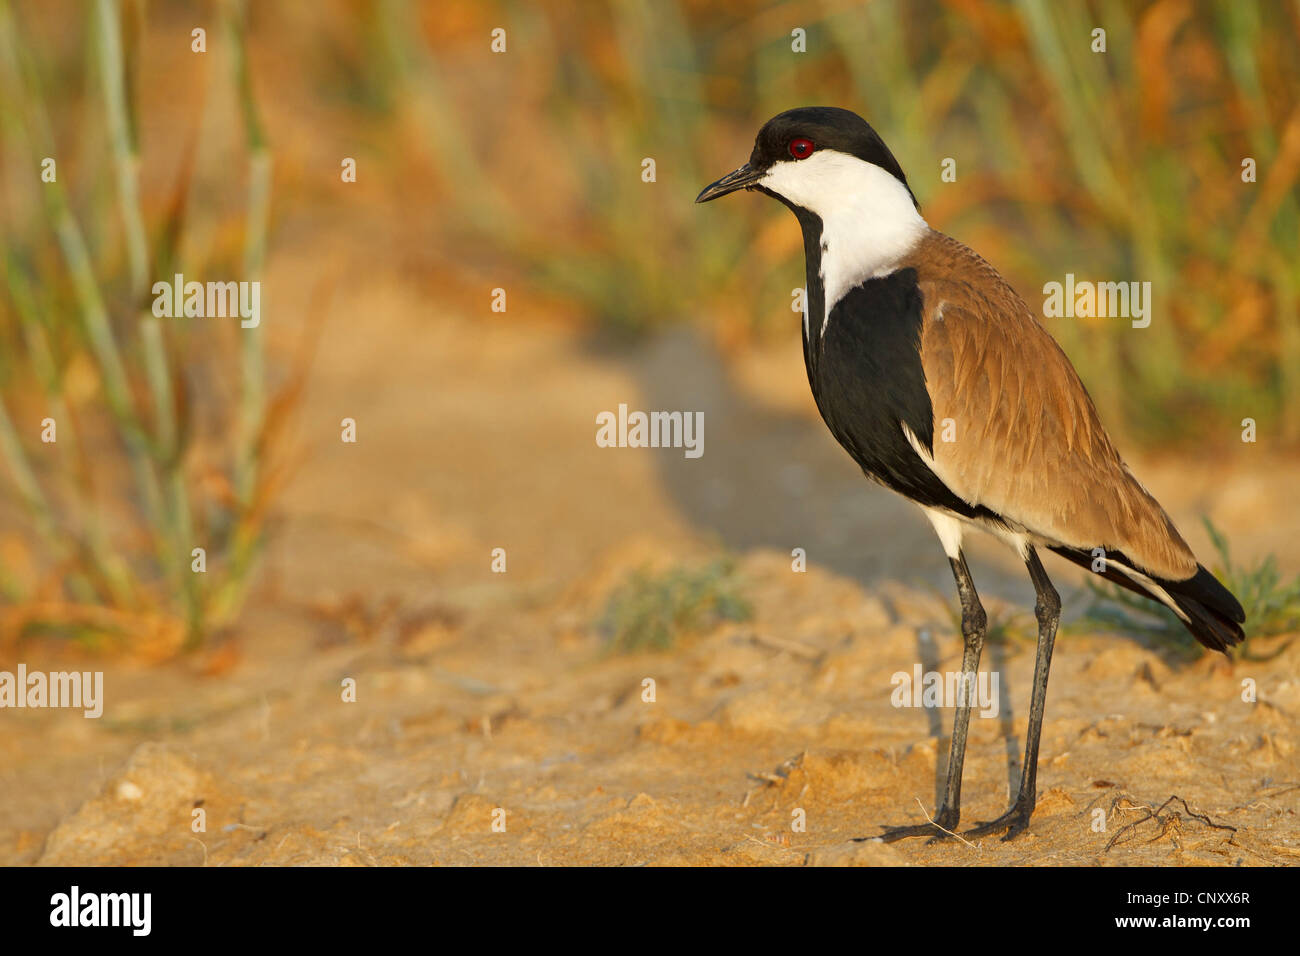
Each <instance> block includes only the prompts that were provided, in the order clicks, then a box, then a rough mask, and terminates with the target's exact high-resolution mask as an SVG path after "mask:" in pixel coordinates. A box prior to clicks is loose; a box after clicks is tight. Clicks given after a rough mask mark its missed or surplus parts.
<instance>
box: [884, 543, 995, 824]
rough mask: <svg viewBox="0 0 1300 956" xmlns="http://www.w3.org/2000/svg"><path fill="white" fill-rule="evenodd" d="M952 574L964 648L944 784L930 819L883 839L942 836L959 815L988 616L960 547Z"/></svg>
mask: <svg viewBox="0 0 1300 956" xmlns="http://www.w3.org/2000/svg"><path fill="white" fill-rule="evenodd" d="M948 563H949V564H951V565H952V576H953V577H954V578H955V579H956V580H957V596H958V597H959V598H960V599H961V636H962V642H963V644H964V650H963V651H962V655H961V670H962V683H961V691H960V694H959V697H958V700H957V714H956V716H955V717H953V722H952V741H951V743H950V744H949V748H948V780H947V783H946V784H945V786H944V793H943V802H942V803H941V804H940V806H939V812H938V813H937V814H935V817H934V823H935V824H937V826H935V825H932V824H929V823H921V824H917V825H916V826H906V827H885V832H884V833H883V834H881V835H880V839H881V840H883V841H884V842H886V843H892V842H893V841H895V840H902V839H905V838H906V837H914V836H928V837H931V838H932V839H943V838H945V837H946V836H947V834H946V833H944V830H954V829H956V827H957V821H958V820H959V819H961V772H962V764H964V763H965V762H966V734H967V731H968V730H969V729H970V709H971V704H972V703H974V698H975V684H976V672H977V671H978V670H979V666H980V652H981V651H982V650H983V649H984V630H985V627H986V625H987V623H988V616H987V615H986V614H985V613H984V607H983V605H981V604H980V597H979V595H978V594H977V593H976V592H975V582H974V581H973V580H971V576H970V569H969V568H967V567H966V556H965V555H964V554H962V553H961V552H960V551H958V552H957V557H955V558H949V559H948Z"/></svg>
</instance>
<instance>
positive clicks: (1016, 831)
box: [962, 800, 1034, 843]
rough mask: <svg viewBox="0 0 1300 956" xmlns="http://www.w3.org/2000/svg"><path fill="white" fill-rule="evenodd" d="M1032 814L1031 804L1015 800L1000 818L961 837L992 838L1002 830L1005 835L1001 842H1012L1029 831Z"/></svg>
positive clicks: (978, 825)
mask: <svg viewBox="0 0 1300 956" xmlns="http://www.w3.org/2000/svg"><path fill="white" fill-rule="evenodd" d="M1033 814H1034V805H1033V804H1032V803H1022V802H1021V801H1019V800H1017V801H1016V803H1015V804H1014V805H1013V806H1012V807H1011V809H1010V810H1008V811H1007V812H1006V813H1004V814H1002V816H1000V817H998V818H997V819H996V820H990V821H989V822H988V823H980V824H976V825H975V826H973V827H971V828H970V829H969V830H967V831H966V832H965V833H963V834H962V836H963V837H983V836H993V835H994V834H995V833H1001V832H1002V831H1003V830H1005V831H1006V834H1005V835H1004V836H1003V837H1002V842H1003V843H1005V842H1006V841H1007V840H1014V839H1015V838H1016V837H1018V836H1020V835H1021V834H1023V833H1024V832H1025V831H1027V830H1028V829H1029V818H1030V817H1031V816H1033Z"/></svg>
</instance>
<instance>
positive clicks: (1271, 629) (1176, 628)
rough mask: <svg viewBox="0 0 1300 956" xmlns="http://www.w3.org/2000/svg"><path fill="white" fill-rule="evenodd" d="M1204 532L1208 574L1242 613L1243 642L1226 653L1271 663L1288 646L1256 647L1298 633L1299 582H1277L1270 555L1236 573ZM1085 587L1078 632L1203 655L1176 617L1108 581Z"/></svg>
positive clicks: (1215, 537)
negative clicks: (1209, 553)
mask: <svg viewBox="0 0 1300 956" xmlns="http://www.w3.org/2000/svg"><path fill="white" fill-rule="evenodd" d="M1205 530H1206V531H1207V532H1208V533H1209V535H1210V540H1211V541H1213V542H1214V550H1215V552H1216V553H1217V554H1218V559H1219V563H1218V565H1217V566H1216V567H1214V568H1213V569H1212V570H1213V571H1214V574H1215V576H1216V577H1218V579H1219V580H1220V581H1222V582H1223V584H1224V585H1225V586H1226V587H1227V588H1228V590H1229V591H1231V592H1232V593H1233V594H1234V595H1236V597H1237V600H1239V601H1240V602H1241V606H1242V609H1243V610H1245V612H1246V624H1245V631H1246V639H1245V640H1244V641H1242V642H1241V643H1240V644H1239V645H1237V646H1236V647H1234V648H1231V649H1230V653H1231V654H1232V655H1233V656H1235V657H1240V658H1244V659H1246V660H1266V659H1268V658H1272V657H1276V656H1277V655H1278V654H1281V653H1282V652H1283V651H1284V650H1286V648H1287V647H1289V646H1290V645H1291V642H1290V641H1287V642H1285V643H1283V644H1282V645H1281V646H1279V647H1277V648H1275V649H1273V650H1271V651H1268V652H1264V651H1262V650H1260V642H1261V641H1263V640H1266V639H1267V638H1271V637H1278V636H1280V635H1285V634H1294V633H1296V632H1297V631H1300V577H1296V578H1293V579H1291V580H1290V581H1283V580H1282V576H1281V575H1280V574H1279V573H1278V570H1277V564H1276V562H1275V561H1274V559H1273V556H1272V555H1269V556H1268V557H1267V558H1265V559H1264V560H1263V561H1261V562H1258V563H1257V564H1254V565H1252V566H1251V567H1242V566H1241V565H1238V564H1236V563H1234V562H1233V560H1232V557H1231V555H1229V553H1228V541H1227V539H1226V538H1225V537H1224V536H1223V533H1222V532H1221V531H1219V529H1218V528H1216V527H1214V525H1213V524H1211V523H1210V520H1209V519H1208V518H1206V519H1205ZM1087 585H1088V589H1089V590H1090V591H1091V592H1092V598H1093V601H1092V604H1091V605H1089V607H1088V609H1087V611H1086V612H1085V613H1084V616H1083V620H1082V621H1081V624H1083V625H1084V626H1087V625H1092V626H1094V627H1102V628H1107V629H1116V630H1119V631H1121V632H1122V633H1125V634H1145V635H1147V636H1148V637H1150V638H1152V639H1153V640H1155V641H1156V642H1157V643H1158V644H1160V645H1162V646H1164V647H1166V648H1170V649H1174V650H1177V651H1179V652H1180V653H1182V654H1184V655H1186V656H1197V655H1199V654H1200V653H1208V651H1207V650H1206V649H1205V648H1204V647H1202V646H1201V645H1200V644H1198V643H1197V642H1196V639H1195V638H1193V637H1192V636H1191V635H1190V634H1189V633H1188V632H1187V628H1186V627H1185V626H1184V625H1183V622H1182V621H1181V620H1180V619H1179V618H1178V615H1176V614H1175V613H1174V612H1173V611H1171V610H1169V608H1167V607H1165V606H1164V605H1163V604H1158V603H1156V602H1155V601H1149V600H1147V599H1146V598H1143V597H1140V596H1138V595H1137V594H1134V593H1133V592H1132V591H1128V590H1125V589H1124V588H1121V587H1120V586H1119V585H1117V584H1111V583H1110V582H1109V581H1105V580H1102V581H1100V582H1099V581H1097V580H1095V577H1094V576H1089V579H1088V580H1087Z"/></svg>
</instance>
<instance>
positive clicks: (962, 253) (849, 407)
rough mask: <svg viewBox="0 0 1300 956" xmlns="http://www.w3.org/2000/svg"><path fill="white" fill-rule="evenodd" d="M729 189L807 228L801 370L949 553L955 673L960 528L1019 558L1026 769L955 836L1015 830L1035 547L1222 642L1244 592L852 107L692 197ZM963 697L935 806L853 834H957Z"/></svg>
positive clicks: (1043, 648) (1038, 607) (767, 127)
mask: <svg viewBox="0 0 1300 956" xmlns="http://www.w3.org/2000/svg"><path fill="white" fill-rule="evenodd" d="M739 190H747V191H755V192H760V193H765V194H767V195H768V196H771V197H772V198H774V199H777V200H779V201H780V202H781V203H783V204H784V205H785V206H787V207H788V208H789V209H790V210H791V211H792V212H793V213H794V216H795V219H796V220H798V223H799V227H800V229H801V231H802V233H803V247H804V258H805V266H806V277H807V286H806V288H805V295H804V309H803V353H804V366H805V368H806V370H807V373H808V383H809V385H810V386H811V388H812V394H813V398H814V399H815V401H816V405H817V409H818V411H819V412H820V413H821V417H822V420H823V421H824V422H825V424H826V426H827V427H828V428H829V429H830V431H831V434H832V435H833V436H834V437H835V439H836V440H837V441H838V442H839V444H840V445H841V446H842V447H843V448H844V450H845V451H846V452H848V454H849V455H850V456H851V457H852V458H853V460H854V461H855V462H856V463H857V464H858V466H860V467H861V469H862V471H863V472H864V473H865V475H866V477H867V478H869V479H871V480H872V481H874V482H876V483H878V484H880V485H883V486H885V487H886V488H888V489H890V490H892V491H894V492H896V493H898V494H900V495H902V496H903V497H905V498H908V499H910V500H911V501H913V502H915V503H916V504H918V505H919V506H920V507H921V509H922V511H923V512H924V514H925V516H926V517H927V518H928V519H929V521H930V524H931V525H932V526H933V528H934V531H935V533H936V534H937V536H938V538H939V542H940V544H941V545H942V547H943V549H944V553H945V554H946V556H947V558H948V563H949V565H950V567H951V568H952V573H953V578H954V580H955V582H956V589H957V597H958V600H959V601H960V604H961V635H962V644H963V650H962V665H961V666H962V681H961V682H959V683H958V687H959V688H967V689H969V688H973V686H974V678H975V675H976V672H977V671H978V668H979V660H980V653H981V650H982V648H983V645H984V641H985V636H986V630H987V621H988V618H987V615H986V613H985V611H984V608H983V606H982V604H981V603H980V598H979V594H978V592H977V591H976V589H975V582H974V580H973V579H972V577H971V573H970V569H969V567H968V566H967V563H966V558H965V555H964V552H963V549H962V542H963V540H964V536H965V534H966V533H967V532H968V531H971V530H979V531H984V532H988V533H990V534H992V535H993V536H994V537H995V538H998V539H1000V540H1001V541H1003V542H1004V543H1006V544H1007V545H1009V546H1010V547H1011V548H1012V549H1014V550H1015V551H1016V553H1017V554H1018V555H1019V556H1020V559H1021V560H1022V561H1023V562H1024V564H1025V568H1026V570H1027V571H1028V574H1029V580H1030V582H1031V583H1032V584H1033V587H1034V592H1035V595H1036V600H1035V605H1034V613H1035V618H1036V620H1037V624H1038V640H1037V647H1036V652H1035V660H1034V677H1033V685H1032V691H1031V697H1030V708H1029V723H1028V730H1027V733H1026V735H1025V756H1024V762H1023V764H1022V765H1021V773H1020V784H1019V787H1018V791H1017V794H1016V796H1015V799H1014V801H1013V802H1012V804H1011V806H1010V808H1009V809H1008V810H1007V812H1006V813H1004V814H1002V815H1001V816H999V817H997V818H996V819H994V820H990V821H987V822H983V823H980V824H978V825H977V826H975V827H974V828H973V829H970V830H968V831H966V833H965V836H966V837H968V838H970V837H982V836H996V835H998V834H1002V839H1003V840H1010V839H1012V838H1014V837H1017V836H1020V835H1021V834H1023V833H1025V832H1026V831H1027V830H1028V828H1029V822H1030V818H1031V817H1032V815H1033V812H1034V807H1035V804H1036V801H1037V789H1036V785H1037V770H1038V751H1039V738H1040V736H1041V733H1042V725H1043V713H1044V708H1045V704H1046V698H1047V679H1048V672H1049V670H1050V668H1051V662H1052V649H1053V645H1054V643H1055V640H1056V631H1057V626H1058V624H1059V622H1060V615H1061V599H1060V595H1059V594H1058V592H1057V590H1056V588H1055V587H1054V586H1053V584H1052V581H1051V579H1050V578H1049V577H1048V575H1047V572H1046V570H1045V569H1044V567H1043V564H1042V560H1041V558H1040V557H1039V551H1040V550H1045V551H1051V552H1053V553H1055V554H1057V555H1059V556H1061V557H1063V558H1065V559H1067V560H1069V561H1071V562H1073V563H1075V564H1078V565H1081V566H1082V567H1084V568H1087V569H1089V570H1092V571H1094V572H1096V573H1098V574H1101V575H1103V576H1104V577H1106V578H1107V579H1109V580H1111V581H1113V582H1115V583H1116V584H1119V585H1121V586H1122V587H1124V588H1127V589H1128V590H1130V591H1134V592H1136V593H1137V594H1139V595H1142V596H1143V597H1146V598H1150V599H1151V600H1153V601H1156V602H1159V603H1160V604H1163V605H1165V606H1166V607H1168V608H1170V609H1172V611H1173V612H1174V613H1175V614H1176V615H1177V616H1178V618H1179V620H1181V621H1182V623H1183V624H1184V625H1185V626H1186V628H1187V629H1188V630H1189V631H1190V632H1191V633H1192V635H1193V636H1194V637H1195V638H1196V639H1197V640H1198V641H1200V643H1201V644H1203V645H1205V646H1206V647H1208V648H1212V649H1214V650H1217V651H1222V652H1224V653H1225V654H1226V653H1227V648H1229V647H1231V646H1233V645H1236V644H1238V643H1240V642H1241V641H1242V640H1243V638H1244V631H1243V629H1242V625H1243V624H1244V623H1245V613H1244V611H1243V610H1242V606H1241V604H1240V603H1239V602H1238V601H1237V599H1236V598H1235V597H1234V596H1233V594H1232V593H1231V592H1230V591H1229V590H1228V589H1227V588H1226V587H1225V586H1224V585H1223V584H1221V583H1220V582H1219V581H1218V579H1217V578H1215V576H1214V575H1213V574H1212V573H1210V572H1209V571H1208V570H1207V569H1206V568H1205V566H1204V565H1202V564H1200V563H1199V562H1198V561H1197V559H1196V557H1195V555H1194V554H1193V553H1192V550H1191V548H1190V547H1188V545H1187V542H1186V541H1184V540H1183V537H1182V536H1181V535H1180V534H1179V532H1178V530H1177V528H1175V527H1174V523H1173V521H1172V520H1170V518H1169V515H1168V514H1167V513H1166V512H1165V510H1164V509H1163V508H1162V507H1161V506H1160V504H1159V503H1158V502H1157V501H1156V499H1155V498H1154V497H1153V496H1152V494H1151V493H1150V492H1149V491H1148V490H1147V489H1146V488H1145V487H1144V486H1143V485H1142V484H1141V483H1140V482H1139V481H1138V480H1137V478H1135V477H1134V475H1133V473H1132V472H1131V471H1130V470H1129V467H1128V465H1127V464H1125V462H1124V460H1123V458H1122V457H1121V456H1120V454H1119V451H1118V450H1117V449H1116V446H1115V443H1114V442H1113V441H1112V440H1111V438H1110V437H1109V436H1108V435H1107V433H1106V431H1105V429H1104V428H1103V426H1102V423H1101V420H1100V417H1099V415H1098V412H1097V408H1096V406H1095V405H1094V403H1093V401H1092V398H1091V397H1090V396H1089V394H1088V391H1087V389H1086V388H1085V387H1084V385H1083V382H1082V381H1081V380H1080V378H1079V375H1078V373H1077V372H1076V371H1075V369H1074V366H1073V365H1072V364H1071V363H1070V360H1069V358H1068V357H1067V356H1066V354H1065V352H1064V351H1063V350H1062V349H1061V347H1060V346H1059V345H1058V344H1057V342H1056V341H1055V339H1053V338H1052V336H1051V335H1050V334H1049V332H1048V331H1047V329H1046V328H1045V327H1044V326H1043V325H1042V324H1041V323H1040V322H1039V321H1038V318H1037V317H1036V316H1035V315H1034V313H1033V311H1032V310H1031V309H1030V308H1029V306H1028V305H1027V304H1026V303H1025V301H1024V300H1023V299H1022V298H1021V297H1020V296H1019V295H1018V294H1017V293H1016V292H1015V291H1014V289H1012V287H1011V285H1010V284H1009V283H1008V282H1007V281H1006V280H1005V279H1004V278H1003V277H1002V276H1001V274H999V273H998V271H997V270H996V269H995V268H994V267H993V266H992V265H990V264H989V263H988V262H986V261H985V260H984V259H982V258H981V257H980V256H979V255H978V254H976V253H975V252H974V251H972V250H971V249H970V248H968V247H967V246H965V245H963V244H962V243H961V242H959V241H958V240H956V239H954V238H951V237H950V236H947V235H945V234H943V233H942V232H939V231H938V230H936V229H933V228H931V227H930V225H929V224H928V223H927V222H926V220H925V219H924V218H923V217H922V216H921V210H920V204H919V203H918V202H917V200H916V196H915V194H914V193H913V192H912V189H911V187H910V186H909V185H908V181H907V176H906V175H905V174H904V172H903V169H902V167H901V166H900V165H899V163H898V160H897V159H895V158H894V154H893V153H892V152H890V150H889V147H888V146H886V145H885V142H884V140H882V139H881V137H880V136H879V134H878V133H877V132H876V131H875V130H874V129H873V128H872V127H871V126H870V125H869V124H868V123H867V122H866V121H865V120H864V119H862V118H861V117H860V116H858V115H857V114H856V113H854V112H851V111H850V110H845V109H840V108H837V107H801V108H798V109H792V110H787V111H786V112H783V113H780V114H779V115H777V116H774V117H773V118H772V119H770V120H768V121H767V122H766V123H765V124H764V125H763V127H762V129H760V130H759V132H758V136H757V137H756V138H755V142H754V149H753V151H752V153H751V154H750V157H749V161H748V162H746V163H745V164H744V165H742V166H740V167H739V168H738V169H736V170H734V171H733V172H731V173H728V174H727V175H726V176H723V177H722V178H721V179H719V180H718V181H717V182H715V183H712V184H711V185H709V186H706V187H705V188H704V190H703V191H702V192H700V194H699V196H698V197H697V198H696V202H697V203H703V202H709V201H712V200H714V199H718V198H720V197H722V196H725V195H727V194H729V193H733V192H737V191H739ZM940 426H942V427H940ZM972 696H973V694H971V693H966V694H960V693H959V694H958V699H957V707H956V711H955V715H954V718H953V732H952V736H951V738H950V745H949V755H948V770H947V779H946V783H945V786H944V791H943V796H942V798H941V800H940V802H939V807H938V808H937V812H936V813H935V814H934V815H933V817H931V818H929V820H928V821H927V822H926V823H922V824H917V825H908V826H885V827H883V830H884V832H883V833H881V834H878V835H876V836H874V837H862V838H859V839H863V840H865V839H874V840H880V841H883V842H887V843H888V842H893V841H896V840H901V839H905V838H909V837H922V836H925V837H929V838H930V842H937V841H941V840H944V839H947V838H950V837H952V836H955V835H956V831H957V827H958V823H959V821H960V816H961V781H962V765H963V762H964V760H965V753H966V737H967V732H968V728H969V725H970V710H971V704H972V700H971V698H972Z"/></svg>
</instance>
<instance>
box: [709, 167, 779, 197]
mask: <svg viewBox="0 0 1300 956" xmlns="http://www.w3.org/2000/svg"><path fill="white" fill-rule="evenodd" d="M762 178H763V173H762V172H759V171H757V170H755V169H753V168H752V167H750V165H749V163H746V164H745V165H744V166H741V167H740V168H739V169H737V170H735V171H733V172H730V173H727V175H725V176H723V177H722V178H721V179H719V180H718V181H717V182H716V183H714V184H713V185H712V186H705V187H704V191H703V192H702V193H700V194H699V195H698V196H696V197H695V201H696V202H708V201H709V200H710V199H717V198H718V197H719V196H725V195H727V193H734V192H735V191H736V190H737V189H748V188H749V187H750V186H753V185H754V184H755V183H757V182H758V181H759V180H760V179H762Z"/></svg>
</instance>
